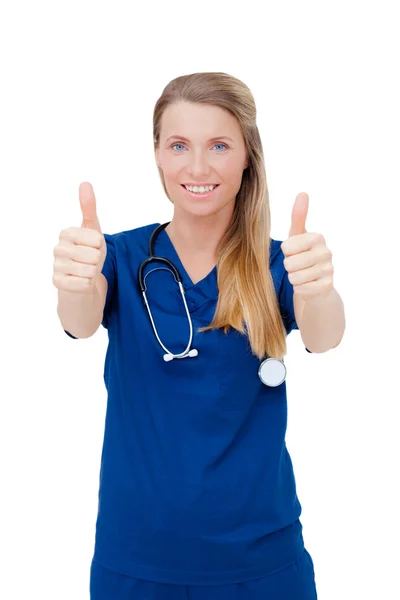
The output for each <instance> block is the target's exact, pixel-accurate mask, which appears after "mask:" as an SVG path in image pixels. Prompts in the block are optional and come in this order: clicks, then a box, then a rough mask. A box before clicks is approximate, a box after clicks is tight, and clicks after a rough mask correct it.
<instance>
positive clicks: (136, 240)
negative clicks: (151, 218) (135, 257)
mask: <svg viewBox="0 0 400 600" xmlns="http://www.w3.org/2000/svg"><path fill="white" fill-rule="evenodd" d="M159 224H160V223H150V224H149V225H141V226H140V227H135V228H134V229H126V230H124V231H118V232H116V233H103V235H104V237H105V239H106V241H107V243H109V244H111V245H114V246H116V247H118V249H119V250H121V251H123V250H130V249H132V248H133V247H134V246H137V245H143V244H146V245H147V244H148V241H149V237H150V235H151V233H152V232H153V231H154V229H155V228H156V227H157V226H158V225H159Z"/></svg>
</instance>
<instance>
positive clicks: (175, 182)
mask: <svg viewBox="0 0 400 600" xmlns="http://www.w3.org/2000/svg"><path fill="white" fill-rule="evenodd" d="M156 160H157V163H158V165H159V166H160V167H161V169H162V171H163V175H164V180H165V186H166V188H167V191H168V194H169V196H170V198H171V199H172V200H173V202H174V207H175V210H182V211H186V212H189V213H192V214H197V215H199V216H201V215H202V216H207V215H212V214H215V213H218V212H220V211H223V210H225V211H227V212H229V211H233V207H234V203H235V198H236V195H237V193H238V191H239V189H240V185H241V181H242V176H243V170H244V169H245V168H246V167H247V165H248V163H247V151H246V147H245V143H244V138H243V135H242V132H241V130H240V127H239V124H238V122H237V120H236V118H235V117H234V116H233V115H231V114H230V113H229V112H227V111H225V110H223V109H221V108H219V107H217V106H211V105H204V104H193V103H188V102H180V103H179V104H173V105H170V106H168V107H167V109H166V110H165V111H164V113H163V116H162V119H161V131H160V143H159V146H158V148H157V149H156ZM184 184H189V185H197V186H199V185H203V184H217V187H216V188H214V189H213V191H211V192H210V193H203V194H201V193H200V194H198V195H197V194H196V193H191V192H189V191H187V190H186V189H185V187H184Z"/></svg>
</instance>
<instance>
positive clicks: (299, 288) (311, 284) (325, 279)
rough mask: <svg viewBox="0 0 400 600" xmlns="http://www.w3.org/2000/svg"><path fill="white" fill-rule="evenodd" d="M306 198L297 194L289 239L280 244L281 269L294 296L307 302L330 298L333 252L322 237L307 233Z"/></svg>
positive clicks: (306, 196) (318, 234)
mask: <svg viewBox="0 0 400 600" xmlns="http://www.w3.org/2000/svg"><path fill="white" fill-rule="evenodd" d="M308 203H309V198H308V195H307V194H305V193H303V192H302V193H300V194H298V195H297V197H296V201H295V203H294V206H293V210H292V224H291V227H290V231H289V238H288V239H287V240H285V241H284V242H282V244H281V248H282V252H283V254H284V255H285V257H286V258H285V259H284V261H283V265H284V267H285V269H286V271H287V272H288V273H289V276H288V277H289V281H290V283H291V284H292V285H293V291H294V293H295V294H298V295H299V296H302V297H303V299H304V300H305V301H307V303H308V302H310V301H313V300H315V299H321V298H323V297H324V296H325V295H327V294H329V293H330V291H331V290H332V289H333V288H334V285H333V272H334V268H333V264H332V252H331V251H330V250H329V248H327V246H326V242H325V238H324V236H323V235H322V234H321V233H309V232H308V231H306V218H307V213H308Z"/></svg>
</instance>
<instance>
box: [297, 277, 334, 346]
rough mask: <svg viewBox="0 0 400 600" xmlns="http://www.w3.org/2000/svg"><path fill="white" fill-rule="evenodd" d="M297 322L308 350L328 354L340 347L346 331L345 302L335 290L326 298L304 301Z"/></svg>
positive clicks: (325, 296) (326, 295)
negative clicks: (328, 351)
mask: <svg viewBox="0 0 400 600" xmlns="http://www.w3.org/2000/svg"><path fill="white" fill-rule="evenodd" d="M296 320H297V324H298V326H299V329H300V334H301V339H302V340H303V343H304V345H305V346H306V348H308V349H309V350H310V351H311V352H315V353H318V352H326V351H327V350H330V349H332V348H335V347H336V346H338V345H339V343H340V341H341V339H342V337H343V334H344V331H345V327H346V319H345V312H344V305H343V300H342V298H341V297H340V295H339V293H338V292H337V290H336V289H335V288H333V289H331V290H330V291H329V292H328V293H327V294H325V295H324V296H321V297H318V296H317V297H316V298H314V299H313V300H309V301H307V300H304V302H303V305H302V309H301V311H300V315H299V316H297V313H296Z"/></svg>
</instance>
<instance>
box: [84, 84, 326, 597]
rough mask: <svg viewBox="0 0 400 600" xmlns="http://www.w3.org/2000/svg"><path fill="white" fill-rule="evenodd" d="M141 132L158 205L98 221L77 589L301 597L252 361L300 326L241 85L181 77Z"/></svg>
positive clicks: (281, 430) (299, 549) (270, 419)
mask: <svg viewBox="0 0 400 600" xmlns="http://www.w3.org/2000/svg"><path fill="white" fill-rule="evenodd" d="M153 133H154V150H155V157H156V161H157V164H158V169H159V175H160V177H161V182H162V185H163V187H164V191H165V193H166V195H167V197H168V198H169V200H170V201H171V203H172V204H173V218H172V220H171V221H170V222H169V223H162V224H161V223H151V224H148V225H145V226H141V227H137V228H135V229H130V230H126V231H121V232H118V233H115V234H104V239H105V242H106V245H107V254H106V259H105V262H104V265H103V267H102V271H101V272H102V275H104V277H105V279H106V281H107V294H106V298H105V305H104V314H103V321H102V323H103V325H104V327H106V328H107V330H108V338H109V344H108V348H107V356H106V362H105V365H104V381H105V384H106V387H107V392H108V396H107V416H106V424H105V433H104V442H103V450H102V458H101V470H100V471H101V472H100V475H101V476H100V490H99V507H98V513H97V521H96V544H95V552H94V556H93V560H92V568H91V579H90V589H91V600H109V599H110V598H115V599H117V598H118V600H128V599H129V600H130V599H131V598H133V597H135V598H137V599H138V600H144V599H145V598H146V599H152V600H156V598H163V599H165V600H183V599H184V598H190V599H191V600H248V599H251V600H265V598H268V599H269V600H294V599H296V600H315V599H316V589H315V580H314V569H313V562H312V559H311V556H310V554H309V553H308V551H307V550H306V549H305V545H304V540H303V535H302V524H301V522H300V515H301V505H300V502H299V500H298V498H297V493H296V482H295V477H294V473H293V467H292V462H291V458H290V456H289V452H288V450H287V448H286V442H285V434H286V426H287V399H286V385H285V381H284V380H283V382H282V381H281V380H280V381H279V382H278V383H277V382H276V381H274V382H273V383H274V384H275V385H270V384H269V383H268V384H266V382H265V373H264V374H263V377H261V376H260V374H259V370H260V359H261V358H262V359H264V358H265V357H266V356H269V357H272V358H275V359H281V358H283V356H284V354H285V353H286V336H287V335H288V334H289V333H290V332H291V331H292V330H293V329H298V325H297V323H296V316H295V311H294V306H293V286H292V284H291V282H290V280H289V279H288V277H287V272H286V270H285V267H284V264H283V260H284V255H283V252H282V248H281V242H280V241H279V240H273V239H271V238H270V227H271V223H270V209H269V200H268V190H267V183H266V174H265V166H264V161H263V151H262V146H261V140H260V136H259V133H258V129H257V125H256V109H255V103H254V99H253V96H252V94H251V92H250V90H249V89H248V87H247V86H246V85H245V84H244V83H242V82H241V81H240V80H238V79H236V78H234V77H232V76H230V75H227V74H225V73H195V74H192V75H187V76H182V77H178V78H177V79H175V80H173V81H172V82H170V83H169V84H168V85H167V86H166V88H165V89H164V91H163V93H162V95H161V97H160V98H159V99H158V101H157V102H156V106H155V109H154V122H153ZM228 138H229V139H228ZM208 186H212V189H211V190H210V189H209V188H208ZM213 186H216V187H213ZM204 188H206V189H204ZM207 188H208V189H207ZM92 233H93V232H92ZM149 257H150V259H151V260H150V261H149ZM153 259H154V260H153ZM155 263H159V266H158V268H157V267H155V266H154V265H155ZM168 265H169V266H170V267H171V265H172V266H173V268H168ZM136 282H137V285H135V283H136ZM144 288H145V290H144ZM183 298H185V302H183V300H182V299H183ZM149 307H150V310H149ZM146 309H147V313H146ZM188 340H189V341H188ZM161 341H162V343H161ZM192 343H193V347H192V348H190V346H191V345H192ZM185 348H186V350H185ZM189 348H190V350H189ZM272 358H271V359H272ZM268 360H269V359H268ZM277 362H279V360H277ZM262 364H264V360H263V363H262ZM280 364H283V361H281V362H280ZM263 378H264V379H263ZM269 381H270V379H269Z"/></svg>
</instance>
